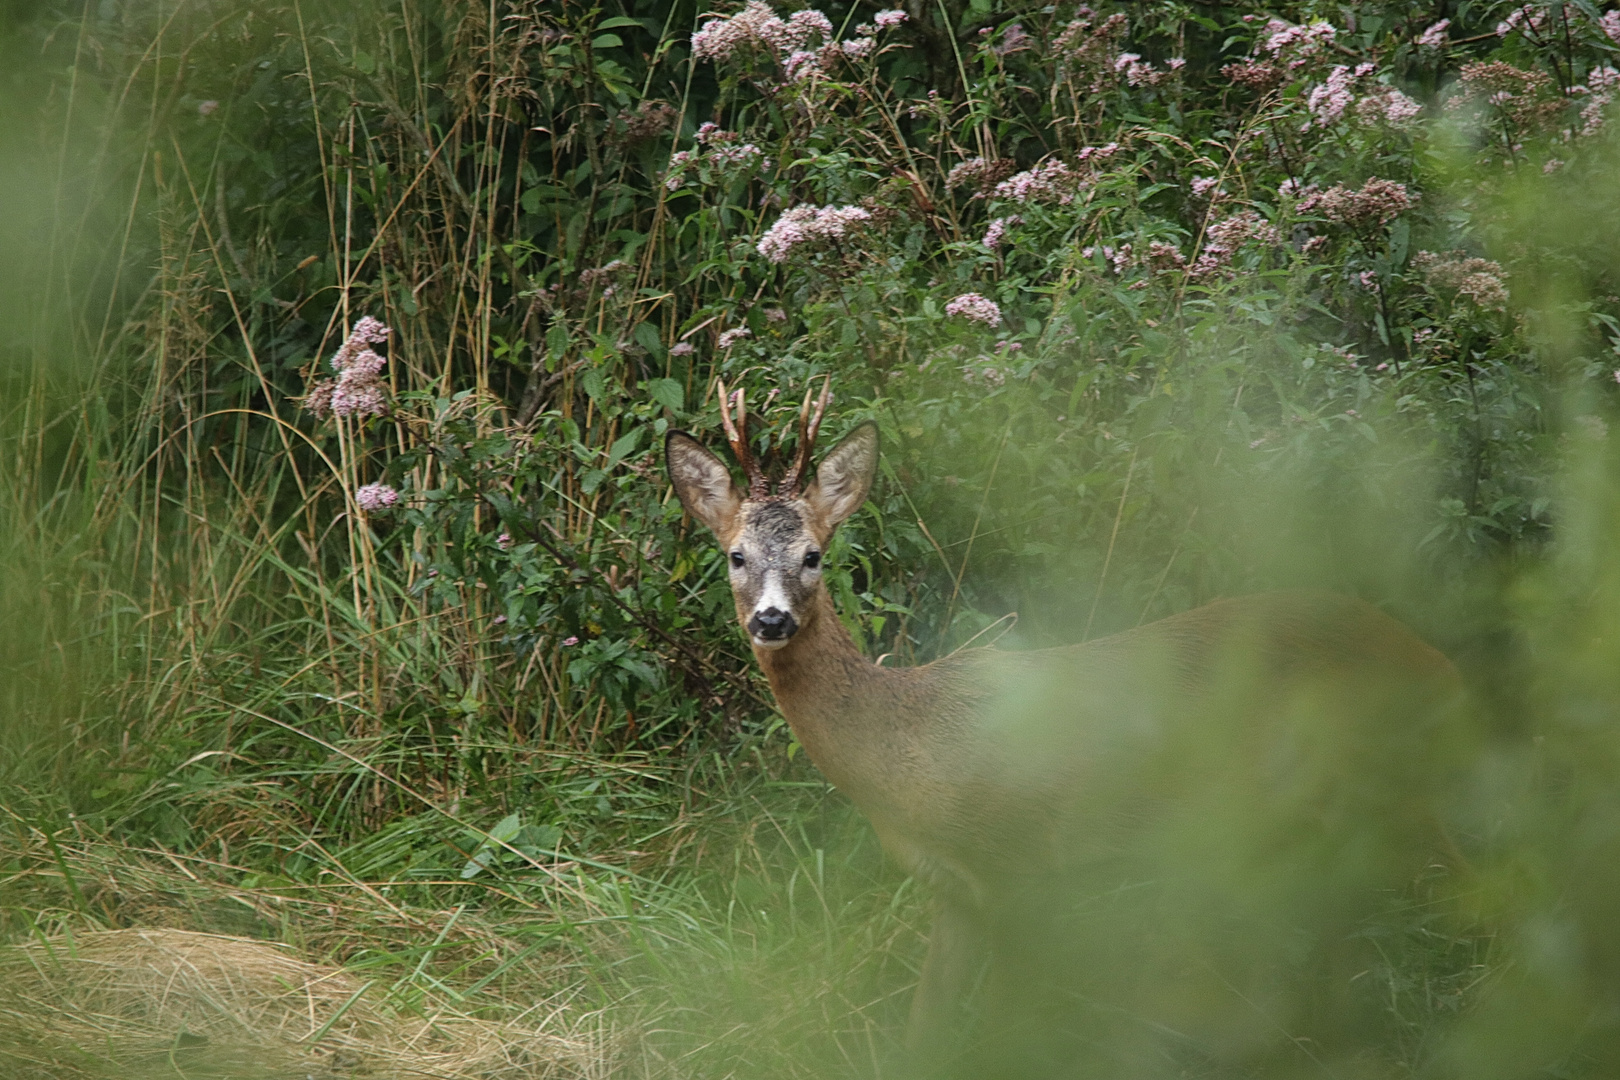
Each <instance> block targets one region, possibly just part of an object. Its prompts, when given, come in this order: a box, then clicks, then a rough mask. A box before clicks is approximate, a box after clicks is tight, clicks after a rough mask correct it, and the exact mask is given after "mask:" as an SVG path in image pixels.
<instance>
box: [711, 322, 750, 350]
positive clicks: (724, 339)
mask: <svg viewBox="0 0 1620 1080" xmlns="http://www.w3.org/2000/svg"><path fill="white" fill-rule="evenodd" d="M753 336H754V332H753V331H752V330H750V329H748V327H746V326H739V327H736V328H735V329H732V330H727V331H725V332H724V333H722V334H721V335H720V340H719V341H718V342H717V343H716V344H717V345H718V347H719V348H720V349H721V350H722V351H723V350H725V349H729V348H731V347H732V346H733V345H735V344H737V342H739V341H741V340H743V339H744V338H751V337H753Z"/></svg>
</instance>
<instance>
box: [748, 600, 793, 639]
mask: <svg viewBox="0 0 1620 1080" xmlns="http://www.w3.org/2000/svg"><path fill="white" fill-rule="evenodd" d="M798 629H799V624H798V622H796V621H795V620H794V618H793V616H792V614H790V613H789V612H786V611H783V610H782V609H781V608H773V607H768V608H766V609H765V610H764V611H756V612H754V617H753V618H752V619H749V620H748V632H749V633H750V634H753V635H754V636H755V637H757V638H759V639H760V640H761V641H786V640H787V639H788V638H790V637H792V636H793V635H794V634H795V633H797V632H798Z"/></svg>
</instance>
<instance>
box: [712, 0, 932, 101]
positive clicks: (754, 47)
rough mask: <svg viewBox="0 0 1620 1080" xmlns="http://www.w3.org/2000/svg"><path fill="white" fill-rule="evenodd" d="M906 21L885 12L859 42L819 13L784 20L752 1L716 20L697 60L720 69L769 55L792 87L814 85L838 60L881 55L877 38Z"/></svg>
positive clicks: (860, 28) (807, 12)
mask: <svg viewBox="0 0 1620 1080" xmlns="http://www.w3.org/2000/svg"><path fill="white" fill-rule="evenodd" d="M905 21H906V13H905V12H904V11H898V10H895V11H880V12H878V13H877V15H876V16H874V18H873V23H875V24H876V25H870V24H862V25H860V26H857V27H856V28H855V32H856V34H857V35H859V36H857V37H854V38H851V39H849V40H848V41H837V40H835V38H834V33H833V24H832V20H831V19H829V18H827V16H826V15H825V14H823V13H822V12H820V11H817V10H816V9H815V8H806V9H804V10H802V11H795V12H794V13H793V14H791V15H789V16H788V17H787V18H786V19H783V18H780V17H779V16H778V15H777V14H776V12H775V11H774V10H772V8H771V6H770V5H769V4H767V3H765V2H764V0H748V3H747V4H746V5H744V7H743V9H742V10H741V11H739V12H737V13H736V14H735V15H731V16H729V17H727V18H719V19H710V20H709V21H708V22H705V23H704V24H703V26H702V27H701V28H700V29H699V30H698V31H697V32H696V33H695V34H693V35H692V56H693V57H694V58H695V59H698V60H709V61H712V62H714V63H717V64H722V63H727V62H729V61H731V60H733V59H736V58H739V57H741V56H744V55H746V54H748V53H750V52H755V51H763V52H765V53H766V54H768V55H769V56H771V58H773V59H774V60H775V61H776V62H777V64H779V65H780V66H781V69H782V72H783V74H785V75H786V76H787V78H788V81H789V82H808V81H812V80H814V79H817V78H821V77H823V76H825V75H826V72H827V67H828V65H830V64H832V63H834V62H835V61H836V60H838V59H840V58H841V59H844V60H848V61H856V60H864V59H866V58H867V57H870V56H872V55H873V54H874V53H875V52H876V51H877V39H876V35H877V33H878V32H879V31H881V30H887V29H890V28H892V27H895V26H899V25H900V24H901V23H903V22H905Z"/></svg>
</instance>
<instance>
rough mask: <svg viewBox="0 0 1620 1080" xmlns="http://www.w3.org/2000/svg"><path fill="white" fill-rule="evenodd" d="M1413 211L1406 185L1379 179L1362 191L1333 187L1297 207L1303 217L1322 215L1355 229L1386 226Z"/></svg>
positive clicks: (1341, 186)
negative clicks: (1305, 215)
mask: <svg viewBox="0 0 1620 1080" xmlns="http://www.w3.org/2000/svg"><path fill="white" fill-rule="evenodd" d="M1411 208H1412V196H1411V195H1410V194H1409V193H1408V192H1407V190H1406V185H1405V184H1397V183H1396V182H1395V181H1393V180H1380V179H1379V178H1378V177H1376V176H1374V177H1371V178H1369V179H1368V181H1367V182H1366V183H1365V184H1363V185H1362V186H1361V190H1360V191H1353V190H1351V189H1350V188H1347V187H1345V186H1344V185H1343V184H1334V185H1333V186H1332V187H1330V188H1328V189H1327V190H1326V191H1318V192H1315V193H1313V194H1310V195H1307V196H1305V198H1303V199H1301V200H1299V202H1298V203H1297V204H1296V206H1295V209H1297V210H1298V211H1299V212H1300V213H1302V214H1321V215H1322V216H1323V217H1325V218H1327V219H1328V220H1329V221H1335V222H1338V223H1339V224H1340V225H1348V226H1349V227H1351V228H1353V229H1362V228H1367V227H1369V226H1373V225H1387V224H1389V223H1390V222H1391V221H1394V220H1395V218H1396V217H1398V216H1400V215H1401V214H1402V213H1404V212H1406V211H1407V210H1410V209H1411Z"/></svg>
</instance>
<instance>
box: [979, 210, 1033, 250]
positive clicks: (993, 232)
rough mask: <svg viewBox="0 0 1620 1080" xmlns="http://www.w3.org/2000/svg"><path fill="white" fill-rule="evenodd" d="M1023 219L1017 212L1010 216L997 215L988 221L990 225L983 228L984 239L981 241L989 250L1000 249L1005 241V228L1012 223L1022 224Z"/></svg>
mask: <svg viewBox="0 0 1620 1080" xmlns="http://www.w3.org/2000/svg"><path fill="white" fill-rule="evenodd" d="M1023 223H1024V219H1023V218H1021V217H1019V216H1018V215H1017V214H1013V215H1012V216H1010V217H998V218H996V219H995V220H994V221H992V222H990V227H989V228H987V229H985V230H984V239H983V241H981V242H982V243H983V244H984V246H985V247H987V248H989V249H990V250H991V251H999V250H1001V245H1002V244H1004V243H1006V242H1007V230H1008V229H1010V228H1012V227H1013V226H1014V225H1022V224H1023Z"/></svg>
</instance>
